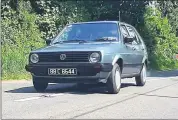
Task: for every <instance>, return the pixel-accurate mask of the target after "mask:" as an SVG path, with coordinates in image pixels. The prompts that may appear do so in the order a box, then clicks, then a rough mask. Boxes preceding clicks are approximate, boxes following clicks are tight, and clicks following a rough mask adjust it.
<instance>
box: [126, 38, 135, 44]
mask: <svg viewBox="0 0 178 120" xmlns="http://www.w3.org/2000/svg"><path fill="white" fill-rule="evenodd" d="M133 41H134V38H133V37H125V38H124V43H132V42H133Z"/></svg>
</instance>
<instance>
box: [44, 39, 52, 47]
mask: <svg viewBox="0 0 178 120" xmlns="http://www.w3.org/2000/svg"><path fill="white" fill-rule="evenodd" d="M52 40H53V39H51V38H50V39H47V40H46V45H47V46H49V45H50V44H51V41H52Z"/></svg>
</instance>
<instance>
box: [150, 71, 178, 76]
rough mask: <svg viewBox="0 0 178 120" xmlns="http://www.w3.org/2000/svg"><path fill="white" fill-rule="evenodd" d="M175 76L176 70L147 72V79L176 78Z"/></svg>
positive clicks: (177, 72)
mask: <svg viewBox="0 0 178 120" xmlns="http://www.w3.org/2000/svg"><path fill="white" fill-rule="evenodd" d="M176 76H178V70H168V71H148V77H176Z"/></svg>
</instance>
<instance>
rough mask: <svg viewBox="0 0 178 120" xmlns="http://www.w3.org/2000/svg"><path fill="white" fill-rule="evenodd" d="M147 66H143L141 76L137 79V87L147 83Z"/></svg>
mask: <svg viewBox="0 0 178 120" xmlns="http://www.w3.org/2000/svg"><path fill="white" fill-rule="evenodd" d="M146 72H147V70H146V65H145V64H143V67H142V70H141V72H140V74H139V76H137V77H135V81H136V85H137V86H144V85H145V83H146Z"/></svg>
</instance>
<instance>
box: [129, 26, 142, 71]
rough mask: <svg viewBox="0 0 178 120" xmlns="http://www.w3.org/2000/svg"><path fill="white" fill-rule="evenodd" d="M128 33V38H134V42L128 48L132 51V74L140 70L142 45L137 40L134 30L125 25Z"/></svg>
mask: <svg viewBox="0 0 178 120" xmlns="http://www.w3.org/2000/svg"><path fill="white" fill-rule="evenodd" d="M126 27H127V29H128V32H129V35H130V37H133V38H134V41H133V42H132V43H131V44H130V45H129V47H130V48H131V49H132V52H133V55H132V58H131V59H132V63H131V67H132V70H133V71H132V72H133V73H139V72H140V69H141V67H142V60H143V57H144V53H143V52H144V50H143V45H142V42H141V41H140V39H139V36H138V35H137V33H136V31H135V28H134V27H132V26H130V25H127V26H126Z"/></svg>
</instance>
